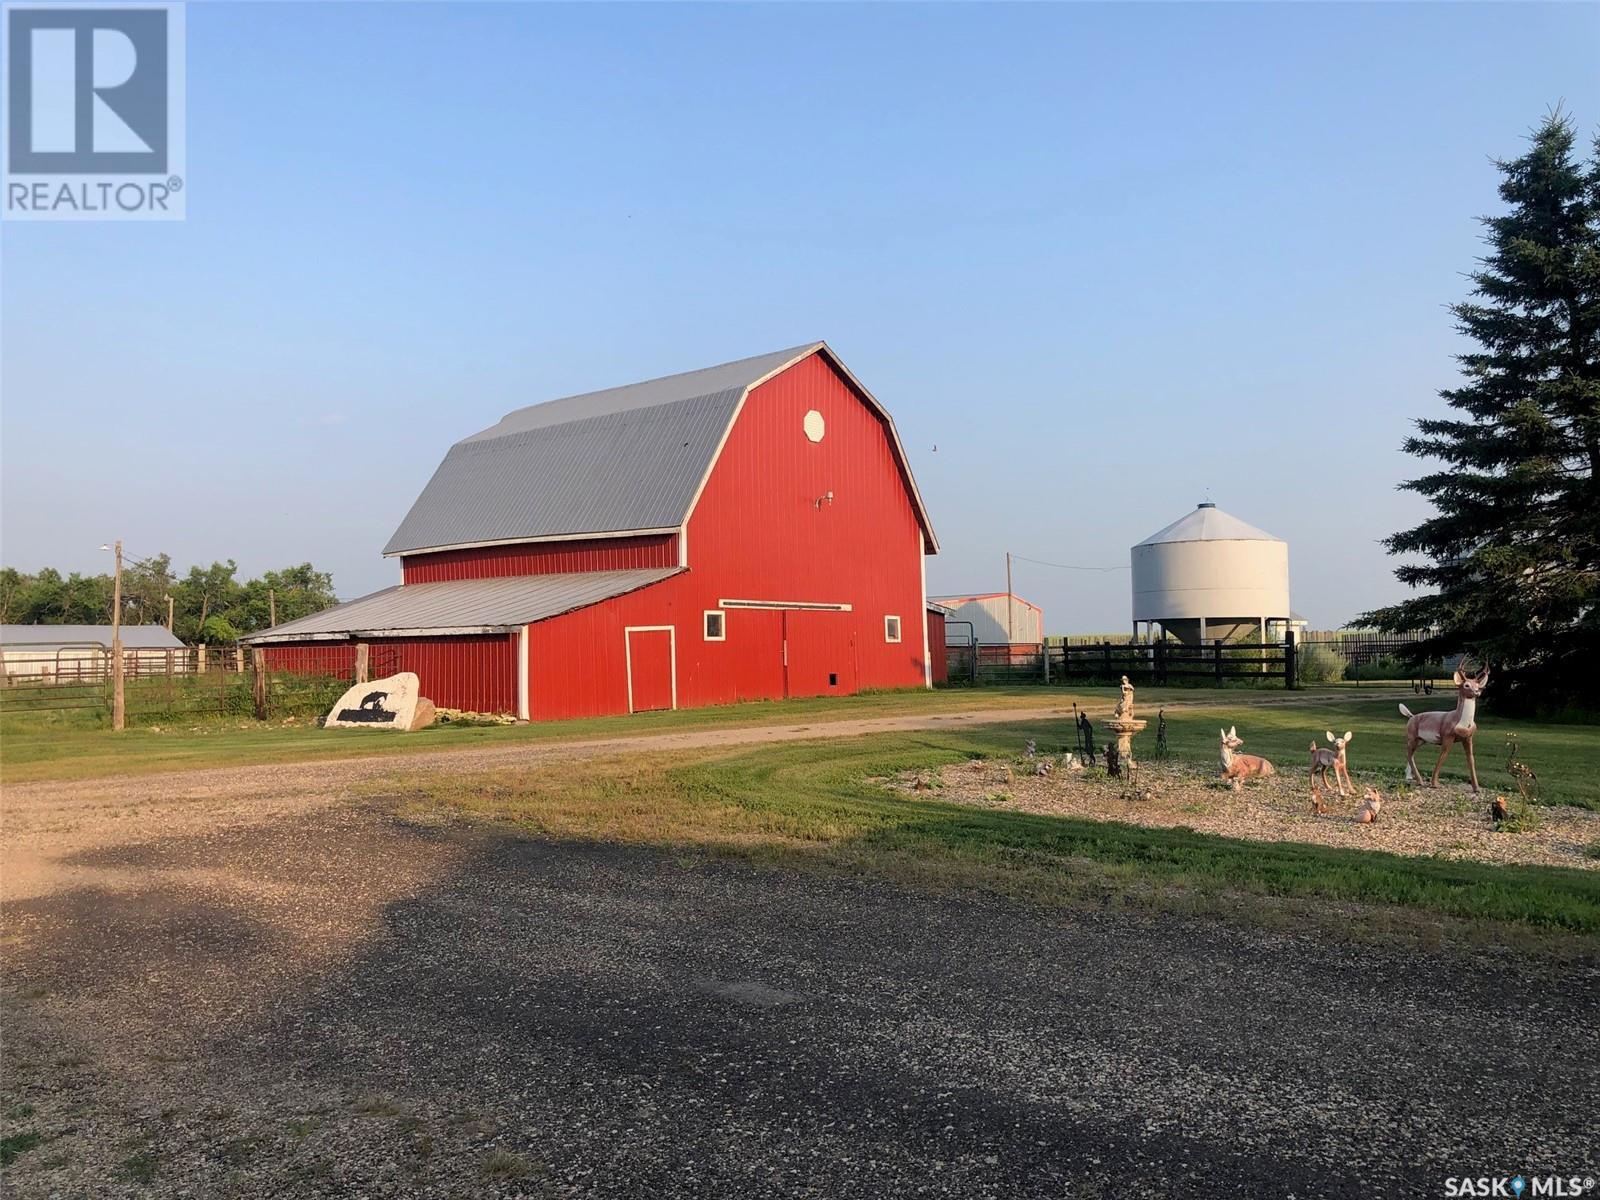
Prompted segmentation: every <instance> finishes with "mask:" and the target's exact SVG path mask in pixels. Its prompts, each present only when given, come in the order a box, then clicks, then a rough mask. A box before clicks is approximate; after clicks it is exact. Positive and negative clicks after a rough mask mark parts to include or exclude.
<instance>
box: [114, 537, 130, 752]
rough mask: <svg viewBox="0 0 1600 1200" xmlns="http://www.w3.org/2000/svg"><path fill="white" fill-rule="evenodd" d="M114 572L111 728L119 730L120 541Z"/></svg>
mask: <svg viewBox="0 0 1600 1200" xmlns="http://www.w3.org/2000/svg"><path fill="white" fill-rule="evenodd" d="M115 553H116V557H117V566H116V571H115V573H114V574H113V576H112V583H111V728H112V729H114V730H120V729H121V728H122V727H123V725H124V724H125V717H126V715H127V714H126V711H125V709H124V708H123V696H122V539H121V538H118V539H117V542H116V547H115Z"/></svg>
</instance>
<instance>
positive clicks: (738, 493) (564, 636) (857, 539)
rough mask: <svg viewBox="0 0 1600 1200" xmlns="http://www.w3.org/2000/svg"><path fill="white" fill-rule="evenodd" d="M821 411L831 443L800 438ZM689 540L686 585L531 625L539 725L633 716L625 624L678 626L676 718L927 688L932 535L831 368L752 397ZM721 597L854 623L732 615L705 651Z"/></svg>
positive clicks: (679, 581)
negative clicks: (827, 608) (708, 707)
mask: <svg viewBox="0 0 1600 1200" xmlns="http://www.w3.org/2000/svg"><path fill="white" fill-rule="evenodd" d="M812 409H815V410H816V411H818V412H820V413H821V414H822V416H823V421H824V423H825V425H826V431H825V433H824V435H823V438H822V440H821V441H820V442H811V441H809V440H807V438H806V436H805V433H804V430H803V422H804V419H805V415H806V413H807V412H808V411H809V410H812ZM829 492H832V493H833V500H832V502H831V503H829V502H827V501H826V500H824V501H823V502H822V503H821V504H819V503H818V500H819V499H820V498H822V497H824V496H826V494H827V493H829ZM688 533H689V537H688V551H689V556H688V561H689V570H688V571H687V572H686V573H685V574H683V575H679V576H675V577H674V578H672V579H669V580H666V581H664V582H662V583H658V584H656V585H654V586H652V587H649V588H645V589H643V590H642V591H639V592H634V593H631V594H630V595H627V596H619V597H617V598H616V599H614V600H608V601H605V602H604V603H602V604H597V605H594V606H592V607H590V608H587V609H583V610H581V611H579V612H575V613H568V614H567V615H565V616H561V617H556V618H553V619H551V620H548V621H541V622H539V623H538V624H536V625H534V626H532V628H531V629H530V636H529V690H530V707H531V712H532V715H533V716H534V717H535V718H557V717H574V716H588V715H594V714H600V713H614V712H626V711H627V706H628V698H627V678H626V665H625V653H624V646H625V641H624V637H625V635H624V633H623V630H624V629H625V627H627V626H630V625H667V624H670V625H673V626H675V627H676V629H677V662H676V668H677V679H678V705H679V707H693V706H697V705H704V704H729V703H733V702H735V701H739V700H750V699H765V698H777V697H781V696H783V695H784V694H785V690H786V689H787V692H788V694H790V695H815V694H845V693H848V692H852V691H857V690H859V689H861V688H865V687H920V686H922V685H923V684H924V683H925V682H926V677H925V674H924V663H923V644H922V636H921V634H922V611H923V597H922V562H921V555H922V543H921V536H920V535H921V526H920V524H919V522H918V519H917V515H916V512H915V510H914V508H913V506H912V503H911V498H910V495H909V492H908V490H907V488H906V485H905V480H904V477H903V475H902V473H901V471H900V467H899V464H898V462H897V460H896V456H895V453H894V450H893V447H892V446H891V444H890V441H889V437H888V433H887V430H886V429H885V427H884V425H883V423H882V421H880V420H879V419H878V417H877V415H876V413H874V412H873V411H872V410H871V409H870V408H869V407H868V406H867V405H866V404H865V403H864V402H863V401H862V400H861V398H860V397H859V396H858V395H857V394H856V393H855V392H854V390H853V389H852V388H851V387H850V385H849V384H848V383H847V382H846V381H845V380H844V378H843V377H842V376H840V375H839V374H838V372H836V371H835V370H834V369H833V368H832V366H831V365H830V364H829V363H828V362H827V361H826V360H825V359H824V358H822V357H821V356H819V355H812V356H811V357H809V358H807V359H805V360H804V361H802V362H800V363H797V364H795V365H794V366H793V367H791V368H789V369H788V370H787V371H784V372H783V373H782V374H780V375H778V376H775V377H774V378H773V379H770V380H768V381H767V382H766V383H764V384H762V385H761V386H760V387H758V388H755V389H754V390H752V392H751V394H750V396H749V398H748V399H747V400H746V402H745V405H744V408H743V409H742V410H741V412H740V414H739V417H738V419H737V420H736V421H735V423H734V427H733V429H732V431H731V432H730V433H729V436H728V440H727V443H726V444H725V445H724V447H723V450H722V454H721V456H720V458H719V459H718V461H717V464H716V467H715V468H714V469H713V471H712V473H711V477H710V479H709V480H708V481H707V484H706V488H705V491H704V492H703V493H702V495H701V497H700V501H699V504H698V505H697V506H696V509H695V512H694V514H693V516H692V517H691V519H690V521H689V530H688ZM724 598H727V599H741V600H782V601H809V602H819V603H830V604H848V605H850V606H851V611H849V612H829V613H822V612H797V611H790V612H788V613H777V612H771V611H759V610H749V609H736V608H735V609H729V610H727V640H726V641H721V642H708V641H706V640H705V638H704V636H703V629H702V616H703V613H704V610H706V609H708V608H715V607H716V606H717V604H718V602H719V601H720V600H722V599H724ZM888 615H894V616H898V617H900V619H901V627H902V630H903V634H902V640H901V641H900V642H898V643H890V642H886V641H885V640H884V621H883V619H884V617H885V616H888ZM786 624H787V626H788V630H787V640H788V650H789V655H788V658H789V662H788V666H787V670H786V669H785V665H784V642H785V625H786ZM830 675H834V676H837V679H836V681H834V682H832V683H830V682H829V679H828V677H829V676H830Z"/></svg>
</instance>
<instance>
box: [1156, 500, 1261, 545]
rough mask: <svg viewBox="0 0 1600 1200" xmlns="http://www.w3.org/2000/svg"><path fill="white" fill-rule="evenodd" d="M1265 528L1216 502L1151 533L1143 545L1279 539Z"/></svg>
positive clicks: (1200, 507) (1205, 505) (1204, 505)
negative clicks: (1239, 516)
mask: <svg viewBox="0 0 1600 1200" xmlns="http://www.w3.org/2000/svg"><path fill="white" fill-rule="evenodd" d="M1282 540H1283V539H1281V538H1275V537H1273V536H1272V535H1271V534H1270V533H1268V532H1266V530H1264V529H1257V528H1256V527H1255V526H1254V525H1251V524H1249V523H1247V522H1245V521H1241V520H1240V519H1239V518H1238V517H1236V516H1233V515H1232V514H1231V513H1225V512H1223V511H1222V510H1221V509H1220V508H1218V507H1217V506H1216V505H1215V504H1202V505H1200V506H1199V507H1198V508H1196V509H1195V510H1194V511H1193V512H1192V513H1188V514H1186V515H1185V516H1182V517H1180V518H1178V520H1176V521H1174V522H1173V523H1172V524H1171V525H1168V526H1167V527H1166V528H1165V529H1162V530H1159V531H1158V532H1156V533H1152V534H1151V535H1150V536H1149V537H1147V538H1145V540H1144V541H1142V542H1140V543H1139V545H1140V546H1155V545H1159V544H1160V543H1162V542H1277V541H1282Z"/></svg>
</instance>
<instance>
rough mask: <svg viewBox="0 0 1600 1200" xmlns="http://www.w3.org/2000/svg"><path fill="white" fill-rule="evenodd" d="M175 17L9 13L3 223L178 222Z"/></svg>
mask: <svg viewBox="0 0 1600 1200" xmlns="http://www.w3.org/2000/svg"><path fill="white" fill-rule="evenodd" d="M183 16H184V13H183V8H182V6H181V5H178V4H164V5H142V6H121V5H119V6H116V7H107V6H87V5H56V4H52V5H50V6H48V7H44V6H41V5H37V4H32V5H25V4H8V5H6V6H5V20H4V29H5V52H4V59H3V61H4V63H5V75H6V79H5V100H6V119H5V124H4V142H5V145H4V151H3V157H4V167H5V179H4V209H3V213H4V216H5V217H6V218H7V219H11V220H129V219H132V220H150V219H157V220H161V219H166V220H172V219H182V217H183V215H184V206H183V194H182V193H183V186H184V180H183V170H184V162H183V157H184V121H183V117H184V113H183V107H184V104H183V102H184V77H183V76H184V63H183V49H184V44H183Z"/></svg>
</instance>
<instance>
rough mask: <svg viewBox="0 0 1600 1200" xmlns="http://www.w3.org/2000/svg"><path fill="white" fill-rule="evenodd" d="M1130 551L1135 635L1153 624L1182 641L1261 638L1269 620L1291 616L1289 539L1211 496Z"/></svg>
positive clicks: (1147, 631) (1150, 631)
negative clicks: (1228, 509) (1244, 518)
mask: <svg viewBox="0 0 1600 1200" xmlns="http://www.w3.org/2000/svg"><path fill="white" fill-rule="evenodd" d="M1132 557H1133V632H1134V637H1135V638H1138V637H1139V636H1140V633H1141V632H1143V634H1144V635H1145V636H1146V637H1153V636H1155V634H1156V632H1157V630H1160V631H1164V632H1165V633H1168V634H1171V635H1172V636H1173V637H1175V638H1177V639H1178V640H1179V641H1181V642H1184V643H1187V644H1189V645H1204V644H1206V643H1209V642H1215V641H1219V640H1220V641H1232V640H1239V639H1241V638H1251V639H1259V640H1261V641H1265V640H1266V636H1267V632H1268V629H1269V627H1271V626H1273V625H1274V624H1276V625H1277V626H1278V627H1279V628H1282V627H1284V625H1285V623H1287V622H1290V621H1292V620H1294V617H1293V615H1292V613H1291V612H1290V609H1289V544H1288V543H1287V542H1285V541H1283V540H1282V539H1280V538H1275V537H1273V536H1272V535H1271V534H1270V533H1267V532H1266V531H1265V530H1261V529H1257V528H1256V527H1255V526H1254V525H1251V524H1248V523H1247V522H1245V521H1241V520H1240V519H1239V518H1238V517H1235V516H1232V515H1231V514H1229V513H1225V512H1223V511H1222V510H1221V509H1220V508H1218V507H1217V506H1216V505H1215V504H1212V503H1211V502H1210V501H1206V502H1205V503H1203V504H1201V505H1199V506H1198V507H1197V508H1196V509H1195V510H1194V511H1193V512H1191V513H1188V514H1186V515H1185V516H1183V517H1181V518H1179V519H1178V520H1176V521H1174V522H1173V523H1172V524H1171V525H1168V526H1167V527H1166V528H1165V529H1163V530H1161V531H1160V532H1158V533H1153V534H1151V535H1150V536H1149V537H1147V538H1145V540H1144V541H1142V542H1140V543H1139V544H1138V545H1137V546H1135V547H1133V550H1132ZM1141 626H1142V627H1143V629H1142V631H1141V628H1140V627H1141Z"/></svg>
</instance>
